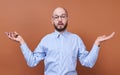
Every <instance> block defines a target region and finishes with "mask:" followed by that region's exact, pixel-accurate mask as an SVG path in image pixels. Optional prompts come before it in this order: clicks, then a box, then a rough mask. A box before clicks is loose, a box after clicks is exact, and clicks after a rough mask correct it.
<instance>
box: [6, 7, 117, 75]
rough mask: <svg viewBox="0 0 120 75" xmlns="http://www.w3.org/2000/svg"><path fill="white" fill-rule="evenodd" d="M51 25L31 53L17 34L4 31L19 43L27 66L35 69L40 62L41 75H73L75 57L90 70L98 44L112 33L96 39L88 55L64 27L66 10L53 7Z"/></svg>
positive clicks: (79, 42) (75, 36)
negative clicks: (51, 28)
mask: <svg viewBox="0 0 120 75" xmlns="http://www.w3.org/2000/svg"><path fill="white" fill-rule="evenodd" d="M52 24H53V25H54V28H55V31H54V32H53V33H50V34H48V35H46V36H45V37H44V38H43V39H42V40H41V42H40V43H39V44H38V46H37V48H36V49H35V50H34V51H33V52H32V51H31V50H30V49H29V48H28V46H27V44H26V43H25V41H24V40H23V38H22V37H21V36H20V35H19V34H18V33H17V32H6V34H7V36H8V37H9V38H10V39H12V40H15V41H17V42H19V43H20V44H21V46H20V48H21V51H22V53H23V55H24V57H25V59H26V61H27V64H28V65H29V66H30V67H34V66H36V65H37V64H38V63H39V62H40V61H41V60H43V59H44V64H45V72H44V74H45V75H77V72H76V62H77V58H79V61H80V63H81V64H82V65H83V66H86V67H90V68H92V67H93V66H94V64H95V62H96V60H97V57H98V53H99V46H100V43H101V42H103V41H104V40H108V39H110V38H112V37H113V35H114V34H115V33H114V32H113V33H112V34H111V35H109V36H105V35H103V36H100V37H98V38H97V39H96V40H95V43H94V44H93V47H92V49H91V51H90V52H88V51H87V50H86V48H85V46H84V43H83V42H82V40H81V38H80V37H79V36H78V35H76V34H73V33H70V32H68V31H67V30H66V28H67V25H68V12H67V10H66V9H64V8H62V7H57V8H56V9H55V10H54V11H53V14H52Z"/></svg>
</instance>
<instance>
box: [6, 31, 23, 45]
mask: <svg viewBox="0 0 120 75" xmlns="http://www.w3.org/2000/svg"><path fill="white" fill-rule="evenodd" d="M5 34H6V35H7V36H8V38H9V39H11V40H14V41H17V42H19V43H20V44H23V43H24V40H23V38H22V37H21V36H20V35H19V34H18V33H17V32H5Z"/></svg>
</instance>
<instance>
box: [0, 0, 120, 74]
mask: <svg viewBox="0 0 120 75" xmlns="http://www.w3.org/2000/svg"><path fill="white" fill-rule="evenodd" d="M58 6H62V7H65V8H66V9H68V12H69V26H68V31H71V32H73V33H76V34H78V35H79V36H81V38H82V39H83V41H84V43H85V45H86V47H87V49H88V50H90V49H91V47H92V45H93V43H94V40H95V39H96V37H97V36H100V35H103V34H106V35H109V34H110V33H112V32H113V31H115V32H116V35H115V37H114V38H112V39H110V40H109V41H105V42H104V43H102V45H101V50H100V53H99V57H98V60H97V62H96V65H95V66H94V67H93V68H92V69H89V68H85V67H82V66H81V64H80V63H79V62H78V64H77V71H78V75H120V58H119V57H120V34H119V32H120V28H119V27H120V26H119V25H120V21H119V20H120V0H0V75H43V73H44V63H43V61H42V62H40V64H39V65H38V66H37V67H34V68H29V67H28V66H27V65H26V61H25V59H24V58H23V55H22V53H21V51H20V48H19V44H18V43H16V42H13V41H11V40H9V39H8V38H7V36H6V35H5V34H4V32H6V31H17V32H19V33H20V34H21V35H22V36H23V38H24V40H25V41H26V42H27V44H28V45H29V47H30V49H32V51H33V50H34V49H35V48H36V46H37V45H38V43H39V41H40V40H41V38H42V37H43V36H45V35H46V34H48V33H51V32H53V31H54V28H53V25H52V24H51V14H52V11H53V9H54V8H56V7H58Z"/></svg>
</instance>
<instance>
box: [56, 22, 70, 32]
mask: <svg viewBox="0 0 120 75" xmlns="http://www.w3.org/2000/svg"><path fill="white" fill-rule="evenodd" d="M67 26H68V23H66V24H65V26H64V28H62V29H59V28H57V26H56V25H55V24H54V28H55V29H56V30H57V31H58V32H62V31H64V30H66V28H67Z"/></svg>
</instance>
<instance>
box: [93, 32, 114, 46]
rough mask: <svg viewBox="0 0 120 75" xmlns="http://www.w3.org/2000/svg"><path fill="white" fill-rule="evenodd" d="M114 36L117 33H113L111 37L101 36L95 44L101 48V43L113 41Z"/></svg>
mask: <svg viewBox="0 0 120 75" xmlns="http://www.w3.org/2000/svg"><path fill="white" fill-rule="evenodd" d="M114 35H115V32H113V33H112V34H110V35H109V36H106V35H103V36H99V37H98V38H97V39H96V41H95V44H96V45H97V46H99V45H100V43H101V42H103V41H105V40H108V39H111V38H112V37H113V36H114Z"/></svg>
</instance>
